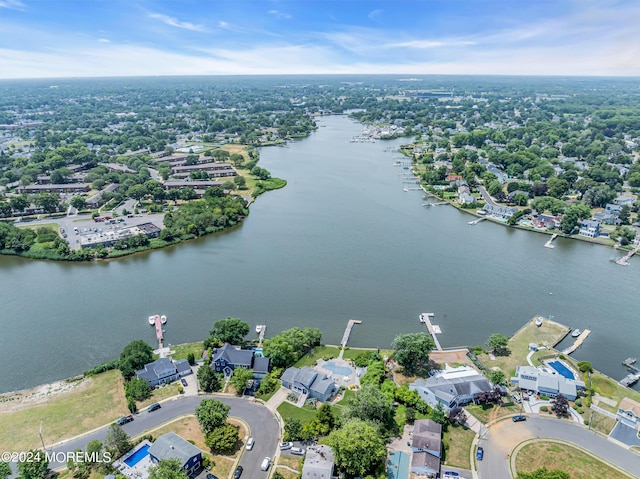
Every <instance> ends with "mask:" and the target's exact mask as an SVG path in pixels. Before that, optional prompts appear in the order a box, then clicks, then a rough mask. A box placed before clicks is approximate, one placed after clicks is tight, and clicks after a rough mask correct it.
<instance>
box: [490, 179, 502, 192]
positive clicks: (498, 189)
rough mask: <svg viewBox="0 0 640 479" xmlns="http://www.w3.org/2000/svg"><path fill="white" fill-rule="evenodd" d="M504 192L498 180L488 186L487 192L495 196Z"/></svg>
mask: <svg viewBox="0 0 640 479" xmlns="http://www.w3.org/2000/svg"><path fill="white" fill-rule="evenodd" d="M501 191H502V184H501V183H500V182H499V181H498V180H493V181H492V182H490V183H489V184H488V185H487V192H488V193H489V194H490V195H491V196H495V195H497V194H498V193H500V192H501Z"/></svg>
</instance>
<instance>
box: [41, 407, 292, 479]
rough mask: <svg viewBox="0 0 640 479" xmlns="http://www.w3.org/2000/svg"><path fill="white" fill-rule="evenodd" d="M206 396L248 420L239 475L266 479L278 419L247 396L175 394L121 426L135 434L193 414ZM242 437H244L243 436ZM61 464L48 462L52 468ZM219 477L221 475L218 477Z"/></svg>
mask: <svg viewBox="0 0 640 479" xmlns="http://www.w3.org/2000/svg"><path fill="white" fill-rule="evenodd" d="M206 397H213V398H215V399H218V400H219V401H222V402H224V403H226V404H228V405H229V406H231V411H230V412H229V415H230V416H235V417H239V418H241V419H243V420H244V421H246V422H247V423H248V424H249V428H250V429H251V435H252V436H253V437H254V439H255V441H256V442H255V446H254V447H253V450H251V451H244V454H243V456H242V459H241V461H240V465H242V467H243V468H244V472H243V474H242V479H266V477H267V476H266V473H265V472H262V471H260V463H261V462H262V460H263V459H264V458H265V457H266V456H269V457H271V458H273V457H274V456H275V453H276V449H277V447H278V442H279V441H280V427H279V425H278V421H277V420H276V418H275V417H274V416H273V414H272V413H271V411H269V410H268V409H267V408H266V407H265V406H263V405H262V404H260V403H254V402H253V401H252V400H251V399H240V398H232V397H226V396H197V397H194V396H191V397H185V396H182V397H178V398H176V399H174V400H170V401H166V402H163V403H162V407H161V408H160V409H158V410H157V411H154V412H147V411H146V410H143V411H142V412H140V413H139V414H137V415H136V416H135V420H134V421H133V422H130V423H129V424H125V425H124V426H123V427H122V428H123V429H124V431H125V432H126V433H127V434H128V435H129V436H137V435H138V434H141V433H143V432H144V431H147V430H149V429H152V428H154V427H157V426H159V425H161V424H163V423H165V422H167V421H170V420H171V419H173V418H175V417H178V416H181V415H184V414H193V413H194V411H195V408H196V406H197V405H198V404H200V401H201V400H202V399H204V398H206ZM106 436H107V427H104V428H102V429H100V430H99V431H96V432H94V433H91V434H88V435H86V436H83V437H81V438H78V439H75V440H71V441H68V442H63V443H62V444H59V445H56V446H54V447H53V449H52V451H53V452H54V453H58V452H71V451H74V450H76V449H82V450H85V449H86V447H87V444H89V443H90V442H91V441H93V440H95V439H97V440H99V441H102V442H104V440H105V438H106ZM243 439H244V438H243ZM63 465H65V464H60V463H53V462H52V463H51V464H50V467H51V468H52V469H54V468H57V467H60V466H63ZM221 479H223V478H221Z"/></svg>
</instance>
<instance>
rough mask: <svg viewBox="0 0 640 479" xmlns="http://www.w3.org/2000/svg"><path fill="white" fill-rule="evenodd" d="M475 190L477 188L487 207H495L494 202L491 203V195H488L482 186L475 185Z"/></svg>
mask: <svg viewBox="0 0 640 479" xmlns="http://www.w3.org/2000/svg"><path fill="white" fill-rule="evenodd" d="M476 188H478V191H479V192H480V194H481V195H482V199H484V201H485V202H486V203H487V204H488V205H494V206H497V205H496V202H495V201H493V198H491V195H490V194H489V192H488V191H487V190H486V189H485V187H484V186H482V185H476Z"/></svg>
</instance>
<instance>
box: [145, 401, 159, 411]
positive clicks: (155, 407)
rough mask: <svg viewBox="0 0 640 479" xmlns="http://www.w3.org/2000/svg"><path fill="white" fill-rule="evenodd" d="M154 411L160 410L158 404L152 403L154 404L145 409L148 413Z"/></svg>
mask: <svg viewBox="0 0 640 479" xmlns="http://www.w3.org/2000/svg"><path fill="white" fill-rule="evenodd" d="M156 409H160V404H158V403H154V404H152V405H151V406H149V407H148V408H147V411H149V412H153V411H155V410H156Z"/></svg>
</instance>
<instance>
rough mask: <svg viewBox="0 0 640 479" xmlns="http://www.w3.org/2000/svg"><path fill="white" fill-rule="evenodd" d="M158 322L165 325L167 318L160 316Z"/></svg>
mask: <svg viewBox="0 0 640 479" xmlns="http://www.w3.org/2000/svg"><path fill="white" fill-rule="evenodd" d="M160 322H161V323H162V324H167V317H166V316H165V315H164V314H163V315H162V316H160Z"/></svg>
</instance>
